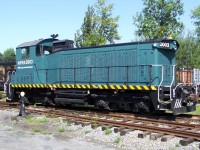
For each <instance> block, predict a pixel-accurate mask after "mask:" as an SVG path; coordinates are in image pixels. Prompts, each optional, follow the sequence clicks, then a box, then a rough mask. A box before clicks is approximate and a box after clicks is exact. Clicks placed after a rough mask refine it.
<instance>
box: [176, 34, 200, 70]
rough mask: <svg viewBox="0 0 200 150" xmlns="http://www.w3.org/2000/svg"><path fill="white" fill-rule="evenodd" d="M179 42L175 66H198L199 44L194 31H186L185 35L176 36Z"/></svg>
mask: <svg viewBox="0 0 200 150" xmlns="http://www.w3.org/2000/svg"><path fill="white" fill-rule="evenodd" d="M178 41H179V44H180V47H179V50H178V51H177V53H176V62H177V68H182V67H191V68H199V67H200V56H199V53H200V44H199V42H198V39H197V37H196V36H195V35H194V33H191V32H190V33H188V34H187V35H186V36H183V35H182V36H180V37H178Z"/></svg>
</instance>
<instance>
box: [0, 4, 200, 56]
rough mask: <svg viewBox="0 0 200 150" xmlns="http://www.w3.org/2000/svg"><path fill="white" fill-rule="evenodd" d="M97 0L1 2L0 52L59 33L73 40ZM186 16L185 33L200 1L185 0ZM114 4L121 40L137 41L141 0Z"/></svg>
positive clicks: (190, 29)
mask: <svg viewBox="0 0 200 150" xmlns="http://www.w3.org/2000/svg"><path fill="white" fill-rule="evenodd" d="M96 1H97V0H0V20H1V23H0V26H1V29H0V43H1V44H0V52H1V53H3V52H4V51H5V50H6V49H8V48H14V49H15V48H16V47H17V46H18V45H20V44H21V43H23V42H28V41H33V40H37V39H41V38H43V39H45V38H49V37H50V35H51V34H59V37H58V38H59V39H60V40H62V39H71V40H74V33H76V31H77V30H78V29H80V27H81V25H82V23H83V19H84V16H85V12H86V11H87V7H88V5H90V6H92V5H94V4H95V3H96ZM182 2H183V3H184V10H185V13H184V15H183V16H182V17H181V21H182V22H183V23H184V25H185V29H186V31H188V30H189V31H193V30H194V29H195V27H194V25H193V23H192V20H191V18H190V17H191V10H193V9H195V8H196V7H197V6H198V5H200V1H199V0H182ZM111 3H113V4H114V10H113V17H116V16H119V17H120V19H119V21H118V24H119V27H118V32H119V35H120V36H121V40H119V41H116V43H123V42H130V41H133V40H134V38H135V37H134V31H135V30H136V28H135V27H134V25H133V19H132V18H133V16H135V15H136V13H137V12H141V11H142V9H143V1H142V0H107V4H111Z"/></svg>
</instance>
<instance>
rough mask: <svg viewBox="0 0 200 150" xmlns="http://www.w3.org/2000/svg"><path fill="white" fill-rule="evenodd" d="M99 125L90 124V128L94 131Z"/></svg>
mask: <svg viewBox="0 0 200 150" xmlns="http://www.w3.org/2000/svg"><path fill="white" fill-rule="evenodd" d="M100 126H101V125H100V124H91V128H92V129H96V128H98V127H100Z"/></svg>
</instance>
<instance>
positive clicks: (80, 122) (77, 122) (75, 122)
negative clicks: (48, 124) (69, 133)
mask: <svg viewBox="0 0 200 150" xmlns="http://www.w3.org/2000/svg"><path fill="white" fill-rule="evenodd" d="M82 123H83V122H82V121H80V120H78V121H74V124H75V125H80V124H82Z"/></svg>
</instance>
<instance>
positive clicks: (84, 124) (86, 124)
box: [81, 122, 91, 127]
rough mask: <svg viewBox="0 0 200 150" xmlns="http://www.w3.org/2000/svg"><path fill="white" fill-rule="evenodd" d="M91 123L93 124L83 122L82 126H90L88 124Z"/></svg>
mask: <svg viewBox="0 0 200 150" xmlns="http://www.w3.org/2000/svg"><path fill="white" fill-rule="evenodd" d="M90 124H91V123H90V122H82V123H81V126H82V127H85V126H88V125H90Z"/></svg>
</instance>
